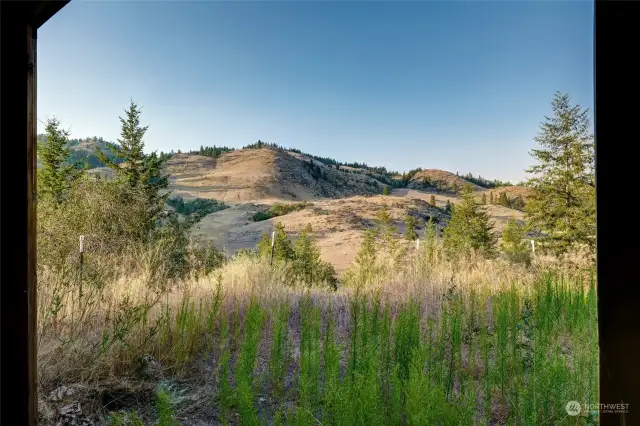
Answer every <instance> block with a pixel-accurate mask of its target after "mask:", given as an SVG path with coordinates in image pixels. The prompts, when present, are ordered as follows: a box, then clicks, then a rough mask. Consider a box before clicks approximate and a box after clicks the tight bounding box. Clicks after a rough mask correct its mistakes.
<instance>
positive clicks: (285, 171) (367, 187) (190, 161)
mask: <svg viewBox="0 0 640 426" xmlns="http://www.w3.org/2000/svg"><path fill="white" fill-rule="evenodd" d="M167 171H168V172H169V173H170V174H171V177H170V187H169V189H170V190H171V191H172V192H173V193H175V194H176V195H180V196H183V197H199V198H214V199H216V200H220V201H224V202H226V203H240V202H251V201H260V200H310V199H313V198H318V197H328V198H334V197H344V196H352V195H366V194H375V193H380V192H381V191H382V188H383V184H382V183H380V182H379V181H377V180H376V179H374V178H373V177H370V176H367V175H364V174H359V173H352V172H349V171H346V170H338V169H336V168H334V167H329V166H327V165H325V164H322V163H320V162H318V161H314V160H310V159H309V158H306V157H304V156H303V155H300V154H296V153H293V152H287V151H282V150H276V149H270V148H263V149H243V150H238V151H233V152H229V153H225V154H223V155H222V156H221V157H220V158H218V159H217V160H214V159H213V158H210V157H203V156H199V155H190V154H176V155H174V156H173V157H172V158H171V159H170V160H169V162H168V163H167Z"/></svg>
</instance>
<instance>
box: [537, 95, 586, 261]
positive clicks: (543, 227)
mask: <svg viewBox="0 0 640 426" xmlns="http://www.w3.org/2000/svg"><path fill="white" fill-rule="evenodd" d="M551 106H552V110H553V116H552V117H548V118H546V119H545V121H544V122H543V123H542V124H541V126H540V132H539V134H538V136H537V137H536V138H535V141H536V142H537V143H538V144H539V145H540V148H539V149H534V150H532V151H531V155H532V156H533V157H534V158H535V159H536V161H537V163H538V164H536V165H535V166H532V167H531V168H530V169H529V170H527V172H528V173H530V174H531V175H532V178H531V179H530V180H529V182H528V184H529V186H531V187H532V188H534V189H535V192H534V194H533V195H532V197H531V198H530V199H528V200H527V206H526V216H527V220H528V222H529V224H530V225H531V226H532V227H533V228H534V229H536V230H539V231H542V232H544V233H546V234H547V236H543V237H542V238H541V240H540V242H541V243H542V244H541V245H542V247H543V249H545V250H548V251H550V252H551V253H553V254H555V255H563V254H566V253H567V252H569V251H571V250H573V249H579V248H583V247H586V248H587V249H588V251H589V253H590V254H591V255H594V254H595V234H596V216H595V213H596V209H595V169H594V167H595V153H594V143H593V136H592V134H591V133H590V121H589V116H588V114H589V112H588V109H585V108H583V107H581V106H580V105H573V104H571V98H570V97H569V95H566V94H560V93H556V95H555V97H554V99H553V101H552V103H551Z"/></svg>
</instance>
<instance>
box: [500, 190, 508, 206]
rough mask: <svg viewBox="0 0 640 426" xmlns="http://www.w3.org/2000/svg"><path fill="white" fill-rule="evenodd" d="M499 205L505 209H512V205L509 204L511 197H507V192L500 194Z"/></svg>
mask: <svg viewBox="0 0 640 426" xmlns="http://www.w3.org/2000/svg"><path fill="white" fill-rule="evenodd" d="M498 204H500V205H501V206H504V207H509V208H510V207H511V203H510V202H509V197H507V193H506V192H504V191H503V192H501V193H500V198H499V199H498Z"/></svg>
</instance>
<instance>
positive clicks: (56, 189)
mask: <svg viewBox="0 0 640 426" xmlns="http://www.w3.org/2000/svg"><path fill="white" fill-rule="evenodd" d="M68 140H69V132H68V131H67V130H64V129H61V128H60V121H59V120H58V119H57V118H55V117H54V118H51V119H48V120H47V123H46V127H45V137H44V138H43V140H40V141H38V145H37V150H38V159H39V160H40V162H41V163H42V168H41V169H40V170H38V173H37V176H38V196H39V197H40V198H41V199H47V198H49V199H52V200H54V201H55V202H56V203H61V202H62V201H63V200H64V197H65V195H66V194H67V192H68V191H69V189H70V188H71V186H72V185H73V184H74V182H76V181H77V180H78V178H79V177H80V176H81V174H82V170H79V168H78V166H77V165H75V164H68V162H67V159H68V158H69V157H70V154H71V150H70V149H69V147H68Z"/></svg>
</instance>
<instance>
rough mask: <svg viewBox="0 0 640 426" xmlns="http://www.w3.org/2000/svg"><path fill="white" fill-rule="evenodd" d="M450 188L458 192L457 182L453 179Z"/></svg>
mask: <svg viewBox="0 0 640 426" xmlns="http://www.w3.org/2000/svg"><path fill="white" fill-rule="evenodd" d="M451 190H452V191H453V192H458V182H456V181H455V180H454V181H453V184H452V185H451Z"/></svg>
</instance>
